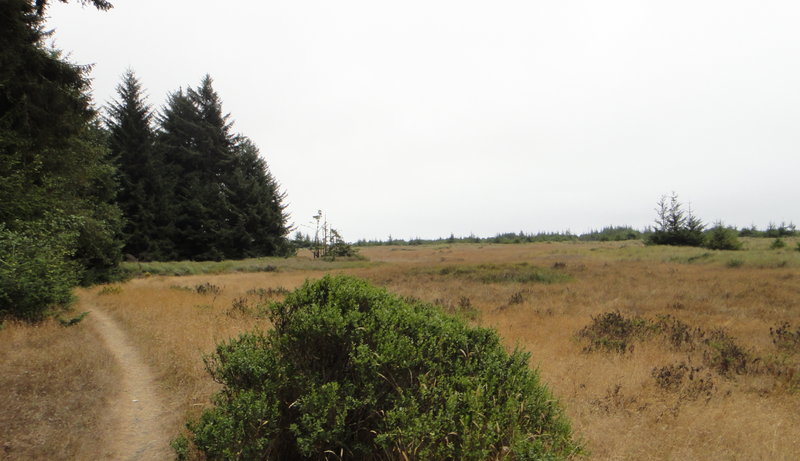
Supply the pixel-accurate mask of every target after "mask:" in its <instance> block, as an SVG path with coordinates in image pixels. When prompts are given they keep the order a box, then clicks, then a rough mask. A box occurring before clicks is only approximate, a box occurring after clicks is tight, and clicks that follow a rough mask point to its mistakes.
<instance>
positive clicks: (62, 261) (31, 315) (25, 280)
mask: <svg viewBox="0 0 800 461" xmlns="http://www.w3.org/2000/svg"><path fill="white" fill-rule="evenodd" d="M65 227H67V226H64V225H62V223H57V222H37V223H27V224H26V225H25V226H24V228H23V229H19V230H10V229H8V228H6V227H5V225H3V224H2V223H0V314H7V315H13V316H14V317H17V318H21V319H25V320H40V319H41V318H42V317H44V315H45V313H46V312H47V310H48V308H50V307H53V306H55V305H63V304H67V303H69V302H71V301H72V287H73V286H75V284H76V283H77V282H78V276H79V271H80V268H79V267H78V265H77V264H76V263H75V262H74V261H72V260H71V259H70V256H72V254H73V253H74V251H75V250H74V248H75V239H76V238H77V232H76V231H72V232H69V231H63V229H64V228H65ZM54 232H55V233H54Z"/></svg>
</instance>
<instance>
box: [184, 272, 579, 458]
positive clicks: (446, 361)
mask: <svg viewBox="0 0 800 461" xmlns="http://www.w3.org/2000/svg"><path fill="white" fill-rule="evenodd" d="M269 310H270V315H269V316H270V319H271V321H272V323H273V325H274V328H273V329H272V330H270V331H268V332H267V333H259V332H254V333H249V334H245V335H242V336H240V337H239V338H238V339H235V340H232V341H230V342H228V343H225V344H220V345H219V346H218V347H217V351H216V353H215V354H214V355H213V356H212V357H210V358H208V359H207V365H208V367H209V370H210V371H211V374H212V376H213V377H214V379H215V380H217V381H218V382H219V383H221V384H222V385H223V386H224V387H223V389H222V390H221V391H220V392H219V393H218V394H216V395H215V397H214V399H213V400H214V403H215V405H216V406H215V407H213V408H211V409H209V410H206V411H205V412H204V413H203V414H202V416H201V417H200V418H199V420H197V421H196V422H193V423H190V424H189V428H190V431H191V439H192V441H193V443H194V445H195V446H196V447H197V448H198V449H199V450H200V451H202V452H203V453H204V455H205V456H206V457H207V459H212V460H216V459H343V458H344V459H347V458H349V459H360V460H411V459H417V460H447V459H449V460H487V459H509V460H523V459H545V458H546V459H562V458H565V457H568V456H569V455H571V454H574V453H577V452H578V451H579V448H578V447H577V445H576V444H575V443H574V442H573V441H572V439H571V435H570V428H569V424H568V422H567V420H566V419H565V417H564V415H563V414H562V411H561V409H560V408H559V406H558V404H557V403H556V402H555V400H554V399H553V397H552V395H551V394H550V393H549V392H548V391H547V389H546V388H545V387H544V386H543V385H542V384H541V383H540V382H539V378H538V375H537V373H536V372H535V371H532V370H531V369H530V368H528V365H527V361H528V354H525V353H522V352H520V351H515V352H514V353H512V354H509V353H507V352H506V351H505V350H504V348H503V347H502V346H501V344H500V342H499V339H498V336H497V334H496V333H495V332H494V331H492V330H488V329H484V328H472V327H469V326H467V325H466V324H465V323H464V322H463V321H461V320H458V319H456V318H454V317H451V316H448V315H446V314H444V313H443V312H442V311H440V310H439V309H437V308H435V307H432V306H430V305H427V304H424V303H420V302H416V301H413V300H403V299H401V298H399V297H397V296H394V295H391V294H389V293H388V292H386V291H385V290H383V289H379V288H375V287H372V286H370V285H369V284H368V283H367V282H364V281H362V280H358V279H354V278H350V277H343V276H340V277H331V276H326V277H325V278H322V279H320V280H318V281H315V282H306V283H305V284H304V285H303V286H302V287H301V288H299V289H297V290H296V291H294V292H293V293H290V294H289V295H288V296H287V297H286V299H285V301H284V302H281V303H274V304H271V305H270V309H269Z"/></svg>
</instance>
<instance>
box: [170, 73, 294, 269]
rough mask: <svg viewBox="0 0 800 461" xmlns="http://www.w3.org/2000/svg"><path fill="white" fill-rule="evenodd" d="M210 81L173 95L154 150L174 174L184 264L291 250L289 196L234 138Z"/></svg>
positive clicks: (253, 151) (247, 145) (252, 149)
mask: <svg viewBox="0 0 800 461" xmlns="http://www.w3.org/2000/svg"><path fill="white" fill-rule="evenodd" d="M229 119H230V117H229V115H227V114H225V113H224V112H223V110H222V101H221V99H220V97H219V95H218V94H217V93H216V91H215V90H214V88H213V86H212V80H211V77H209V76H206V77H205V78H204V79H203V81H202V82H201V84H200V86H199V87H197V88H190V89H189V90H187V91H185V92H184V91H183V90H178V91H177V92H175V93H173V94H172V95H170V97H169V100H168V102H167V106H166V107H165V109H164V111H163V114H162V115H161V117H160V129H159V133H158V136H157V150H158V151H159V155H163V158H164V161H165V162H166V163H167V164H168V165H170V166H171V167H172V170H171V171H172V172H173V175H174V176H173V181H174V202H175V213H174V224H175V233H174V236H173V238H174V245H175V251H176V255H177V257H178V258H181V259H197V260H209V259H212V260H213V259H217V260H218V259H223V258H243V257H252V256H265V255H274V254H281V253H283V252H285V251H287V250H288V244H287V241H286V238H285V235H286V233H287V232H288V228H287V224H286V223H287V219H288V218H287V216H286V214H285V206H284V205H283V203H282V202H283V200H284V198H285V197H284V196H283V194H282V193H281V192H280V191H279V190H278V185H277V182H276V181H275V179H274V178H273V177H272V175H271V174H270V173H269V170H268V168H267V165H266V163H265V162H264V161H263V159H261V158H260V157H259V154H258V149H257V148H256V146H255V145H254V144H253V143H252V142H251V141H250V140H248V139H247V138H245V137H243V136H240V135H237V134H234V133H232V130H231V123H230V122H229Z"/></svg>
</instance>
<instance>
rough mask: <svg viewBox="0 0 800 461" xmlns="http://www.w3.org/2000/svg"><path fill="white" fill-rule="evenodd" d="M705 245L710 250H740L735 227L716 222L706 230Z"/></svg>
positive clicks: (740, 245) (740, 243)
mask: <svg viewBox="0 0 800 461" xmlns="http://www.w3.org/2000/svg"><path fill="white" fill-rule="evenodd" d="M705 246H706V248H709V249H712V250H740V249H741V248H742V242H740V241H739V237H738V236H737V233H736V229H734V228H731V227H725V226H724V225H723V224H722V223H717V224H716V225H715V226H714V227H712V228H711V230H709V231H708V234H707V235H706V245H705Z"/></svg>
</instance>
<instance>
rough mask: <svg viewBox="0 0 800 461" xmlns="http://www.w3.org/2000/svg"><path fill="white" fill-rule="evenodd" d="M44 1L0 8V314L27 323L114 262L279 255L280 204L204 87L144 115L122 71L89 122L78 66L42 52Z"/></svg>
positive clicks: (134, 85) (283, 228) (285, 247)
mask: <svg viewBox="0 0 800 461" xmlns="http://www.w3.org/2000/svg"><path fill="white" fill-rule="evenodd" d="M82 3H91V4H94V6H96V7H98V8H99V9H108V8H110V7H111V5H110V4H109V3H108V2H105V1H100V0H91V1H82ZM46 4H47V1H46V0H35V1H32V0H6V1H4V2H0V315H2V314H3V313H11V314H13V315H15V316H17V317H22V318H29V319H35V318H40V317H41V316H42V315H43V313H44V311H45V310H46V309H47V308H48V307H49V306H54V305H59V304H65V303H68V302H69V301H70V300H71V298H72V288H73V287H74V286H75V285H77V284H92V283H98V282H105V281H110V280H113V279H114V278H115V277H118V276H119V270H118V267H119V262H120V261H121V259H122V257H123V254H129V255H131V256H132V257H134V258H137V259H142V260H168V259H194V260H211V259H214V260H219V259H226V258H244V257H252V256H267V255H276V254H285V253H286V252H287V251H289V250H290V245H289V243H288V241H287V239H286V234H287V233H288V230H289V229H288V224H287V221H288V217H287V214H286V211H285V205H284V203H283V202H284V200H285V194H284V193H282V192H281V191H280V190H279V185H278V183H277V181H276V180H275V178H274V177H273V176H272V175H271V173H270V172H269V169H268V167H267V164H266V162H265V161H264V160H263V158H261V156H260V155H259V151H258V148H257V147H256V145H255V144H254V143H253V142H252V141H251V140H249V139H248V138H247V137H245V136H243V135H241V134H238V133H234V132H233V130H232V127H231V122H230V117H229V115H226V114H225V113H224V112H223V110H222V102H221V99H220V97H219V95H218V94H217V93H216V92H215V91H214V89H213V86H212V79H211V77H209V76H206V77H205V78H204V79H203V80H202V82H201V83H200V85H199V86H198V87H196V88H189V89H187V90H185V91H184V90H181V89H179V90H177V91H175V92H174V93H172V94H170V95H169V98H168V100H167V103H166V105H165V106H164V107H163V109H162V110H161V111H160V112H158V113H156V112H155V111H153V109H152V108H151V107H149V106H148V105H147V104H146V102H145V98H144V96H143V94H142V89H141V85H140V84H139V82H138V81H137V79H136V77H135V76H134V74H133V72H132V71H129V72H128V73H126V74H125V76H124V77H123V81H122V83H121V84H120V85H119V87H118V99H117V100H115V101H112V102H111V103H110V104H109V105H108V107H107V111H106V112H107V113H106V114H105V115H101V113H100V111H99V110H98V109H97V108H96V107H95V106H94V105H93V103H92V100H91V96H90V92H91V81H90V79H89V77H88V73H89V70H90V69H91V66H81V65H77V64H74V63H72V62H70V61H68V60H67V59H66V58H64V57H63V56H62V53H61V52H60V51H59V50H57V49H55V48H53V47H52V46H49V45H48V44H47V43H46V42H47V40H48V39H49V38H50V37H52V31H48V30H46V29H45V24H44V11H45V8H46Z"/></svg>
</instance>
